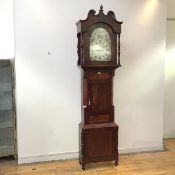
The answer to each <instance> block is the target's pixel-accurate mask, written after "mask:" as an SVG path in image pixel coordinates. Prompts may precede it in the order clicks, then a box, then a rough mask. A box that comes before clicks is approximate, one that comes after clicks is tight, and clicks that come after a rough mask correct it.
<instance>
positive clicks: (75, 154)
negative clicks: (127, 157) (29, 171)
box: [18, 145, 163, 164]
mask: <svg viewBox="0 0 175 175" xmlns="http://www.w3.org/2000/svg"><path fill="white" fill-rule="evenodd" d="M162 150H163V145H158V146H142V147H126V148H119V154H128V153H140V152H150V151H162ZM78 155H79V153H78V152H67V153H59V154H48V155H38V156H32V157H18V164H25V163H35V162H45V161H54V160H67V159H77V158H78Z"/></svg>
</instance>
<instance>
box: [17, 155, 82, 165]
mask: <svg viewBox="0 0 175 175" xmlns="http://www.w3.org/2000/svg"><path fill="white" fill-rule="evenodd" d="M78 155H79V153H78V152H67V153H58V154H48V155H38V156H32V157H18V164H24V163H35V162H46V161H54V160H67V159H75V158H76V159H77V158H78Z"/></svg>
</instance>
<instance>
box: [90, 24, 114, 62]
mask: <svg viewBox="0 0 175 175" xmlns="http://www.w3.org/2000/svg"><path fill="white" fill-rule="evenodd" d="M90 60H91V61H110V60H111V39H110V36H109V34H108V32H107V31H106V30H105V29H104V28H102V27H99V28H96V29H95V30H94V31H93V32H92V35H91V37H90Z"/></svg>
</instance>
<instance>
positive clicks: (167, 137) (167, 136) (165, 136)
mask: <svg viewBox="0 0 175 175" xmlns="http://www.w3.org/2000/svg"><path fill="white" fill-rule="evenodd" d="M163 138H164V139H174V138H175V133H170V134H164V136H163Z"/></svg>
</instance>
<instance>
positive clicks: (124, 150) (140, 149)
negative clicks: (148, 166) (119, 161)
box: [118, 145, 163, 154]
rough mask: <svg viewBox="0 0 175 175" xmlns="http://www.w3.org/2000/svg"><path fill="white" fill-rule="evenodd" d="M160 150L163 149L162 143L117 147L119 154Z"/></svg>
mask: <svg viewBox="0 0 175 175" xmlns="http://www.w3.org/2000/svg"><path fill="white" fill-rule="evenodd" d="M162 150H163V145H153V146H139V147H125V148H119V149H118V151H119V154H129V153H140V152H152V151H162Z"/></svg>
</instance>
